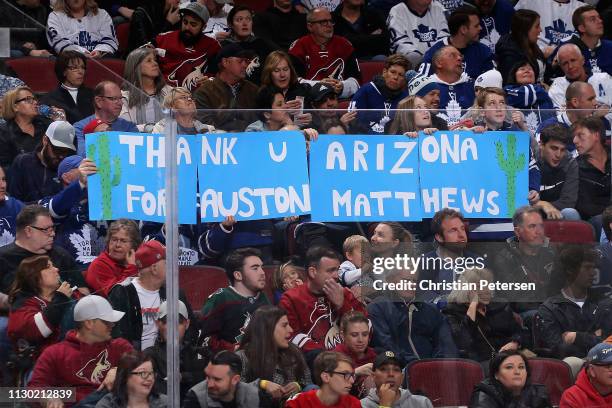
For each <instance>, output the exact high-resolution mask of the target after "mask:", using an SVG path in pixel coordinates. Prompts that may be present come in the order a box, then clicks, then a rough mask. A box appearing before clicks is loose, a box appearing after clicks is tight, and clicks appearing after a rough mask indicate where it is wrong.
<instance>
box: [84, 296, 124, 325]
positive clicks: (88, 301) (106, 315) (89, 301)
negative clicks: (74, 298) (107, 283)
mask: <svg viewBox="0 0 612 408" xmlns="http://www.w3.org/2000/svg"><path fill="white" fill-rule="evenodd" d="M124 314H125V313H123V312H120V311H118V310H113V307H112V306H111V304H110V303H108V300H106V299H104V298H103V297H102V296H98V295H87V296H85V297H82V298H81V299H80V300H79V301H78V302H77V304H76V306H75V307H74V321H76V322H83V321H85V320H93V319H100V320H104V321H106V322H118V321H119V320H121V318H122V317H123V315H124Z"/></svg>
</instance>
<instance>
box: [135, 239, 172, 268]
mask: <svg viewBox="0 0 612 408" xmlns="http://www.w3.org/2000/svg"><path fill="white" fill-rule="evenodd" d="M162 259H166V247H165V246H163V245H162V244H161V243H159V242H158V241H155V240H151V241H147V242H143V243H142V244H141V245H140V247H138V249H137V250H136V266H137V267H138V269H144V268H147V267H149V266H151V265H153V264H154V263H156V262H158V261H161V260H162Z"/></svg>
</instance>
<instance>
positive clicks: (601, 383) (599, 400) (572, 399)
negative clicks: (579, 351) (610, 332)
mask: <svg viewBox="0 0 612 408" xmlns="http://www.w3.org/2000/svg"><path fill="white" fill-rule="evenodd" d="M610 406H612V344H607V343H599V344H597V345H596V346H595V347H593V348H592V349H591V350H589V354H588V355H587V358H586V366H585V367H584V369H582V371H580V374H578V378H577V379H576V383H575V384H574V385H573V386H571V387H570V388H568V389H567V390H565V392H564V393H563V395H562V396H561V402H560V403H559V408H584V407H610Z"/></svg>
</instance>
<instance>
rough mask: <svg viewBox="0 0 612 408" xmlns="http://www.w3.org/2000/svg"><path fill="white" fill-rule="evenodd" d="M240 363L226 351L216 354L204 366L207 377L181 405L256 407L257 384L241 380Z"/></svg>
mask: <svg viewBox="0 0 612 408" xmlns="http://www.w3.org/2000/svg"><path fill="white" fill-rule="evenodd" d="M241 371H242V362H241V360H240V357H238V356H237V355H236V354H235V353H233V352H231V351H227V350H223V351H220V352H219V353H217V354H216V355H215V356H214V357H213V358H212V359H211V360H210V362H209V363H208V366H206V370H205V371H204V374H205V376H206V379H205V380H204V381H202V382H200V383H198V384H196V385H194V386H193V387H191V389H190V390H189V391H188V392H187V396H186V397H185V403H184V404H183V407H184V408H209V407H211V408H212V407H232V408H253V407H258V406H259V391H258V390H257V387H255V386H254V385H251V384H247V383H243V382H241V381H240V373H241Z"/></svg>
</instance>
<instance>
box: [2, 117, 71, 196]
mask: <svg viewBox="0 0 612 408" xmlns="http://www.w3.org/2000/svg"><path fill="white" fill-rule="evenodd" d="M74 135H75V132H74V128H73V127H72V125H71V124H70V123H68V122H65V121H55V122H51V124H50V125H49V127H48V128H47V131H46V132H45V135H44V136H43V139H42V143H41V147H40V149H39V150H37V151H34V152H29V153H22V154H20V155H19V156H17V157H15V160H14V161H13V164H12V166H11V171H10V174H11V178H10V180H9V185H8V191H9V193H10V194H11V196H13V197H15V198H16V199H18V200H21V201H23V202H24V203H32V202H35V201H37V200H40V199H41V198H44V197H47V196H52V195H54V194H56V193H58V192H59V191H60V190H61V189H62V185H61V184H60V182H59V180H57V178H56V171H57V167H58V166H59V164H60V162H61V161H62V160H63V159H64V158H65V157H67V156H70V155H72V154H74V153H75V152H76V147H75V145H74Z"/></svg>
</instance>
